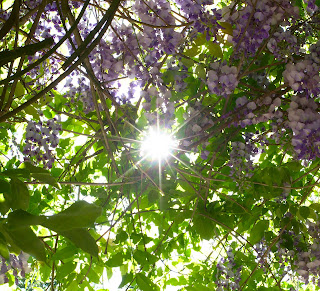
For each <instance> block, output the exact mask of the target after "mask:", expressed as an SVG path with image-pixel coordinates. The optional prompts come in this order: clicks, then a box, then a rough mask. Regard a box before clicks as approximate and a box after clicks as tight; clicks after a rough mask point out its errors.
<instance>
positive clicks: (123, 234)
mask: <svg viewBox="0 0 320 291" xmlns="http://www.w3.org/2000/svg"><path fill="white" fill-rule="evenodd" d="M127 239H128V234H127V232H125V231H124V230H121V231H120V232H119V233H118V234H117V236H116V242H117V243H119V242H125V241H126V240H127Z"/></svg>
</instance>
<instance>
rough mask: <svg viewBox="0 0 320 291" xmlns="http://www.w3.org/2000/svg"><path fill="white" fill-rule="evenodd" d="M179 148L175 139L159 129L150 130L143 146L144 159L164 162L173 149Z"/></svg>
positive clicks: (141, 152) (142, 154)
mask: <svg viewBox="0 0 320 291" xmlns="http://www.w3.org/2000/svg"><path fill="white" fill-rule="evenodd" d="M176 147H177V141H176V140H175V138H174V137H173V136H172V135H170V134H167V133H165V132H163V131H160V130H158V129H150V131H149V132H148V133H147V134H146V136H145V138H144V140H143V141H142V144H141V149H140V154H141V156H142V157H145V158H150V159H152V160H158V161H161V160H164V159H166V158H168V156H169V155H170V153H171V152H172V150H173V149H175V148H176Z"/></svg>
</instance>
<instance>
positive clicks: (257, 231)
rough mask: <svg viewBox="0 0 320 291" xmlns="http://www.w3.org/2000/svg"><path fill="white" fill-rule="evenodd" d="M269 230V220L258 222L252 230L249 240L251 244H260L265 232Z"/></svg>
mask: <svg viewBox="0 0 320 291" xmlns="http://www.w3.org/2000/svg"><path fill="white" fill-rule="evenodd" d="M268 228H269V221H268V220H260V221H258V222H257V223H256V224H255V225H254V226H253V227H252V229H251V232H250V239H249V241H250V243H251V244H253V245H254V244H256V243H258V242H259V241H260V240H261V239H262V237H263V236H264V233H265V231H267V230H268Z"/></svg>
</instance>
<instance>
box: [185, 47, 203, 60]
mask: <svg viewBox="0 0 320 291" xmlns="http://www.w3.org/2000/svg"><path fill="white" fill-rule="evenodd" d="M200 52H201V49H200V47H198V46H193V47H192V48H190V49H187V50H186V51H185V52H184V55H186V56H187V57H191V58H192V57H195V56H196V55H198V54H200Z"/></svg>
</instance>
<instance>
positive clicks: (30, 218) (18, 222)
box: [8, 209, 46, 228]
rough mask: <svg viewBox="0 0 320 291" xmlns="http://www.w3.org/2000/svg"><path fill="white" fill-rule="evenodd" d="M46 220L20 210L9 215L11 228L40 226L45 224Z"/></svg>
mask: <svg viewBox="0 0 320 291" xmlns="http://www.w3.org/2000/svg"><path fill="white" fill-rule="evenodd" d="M45 219H46V218H45V217H44V216H36V215H32V214H30V213H28V212H26V211H24V210H21V209H18V210H15V211H13V212H11V213H10V214H9V215H8V225H10V227H11V228H19V227H25V226H29V225H38V224H41V223H43V222H44V221H45Z"/></svg>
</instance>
